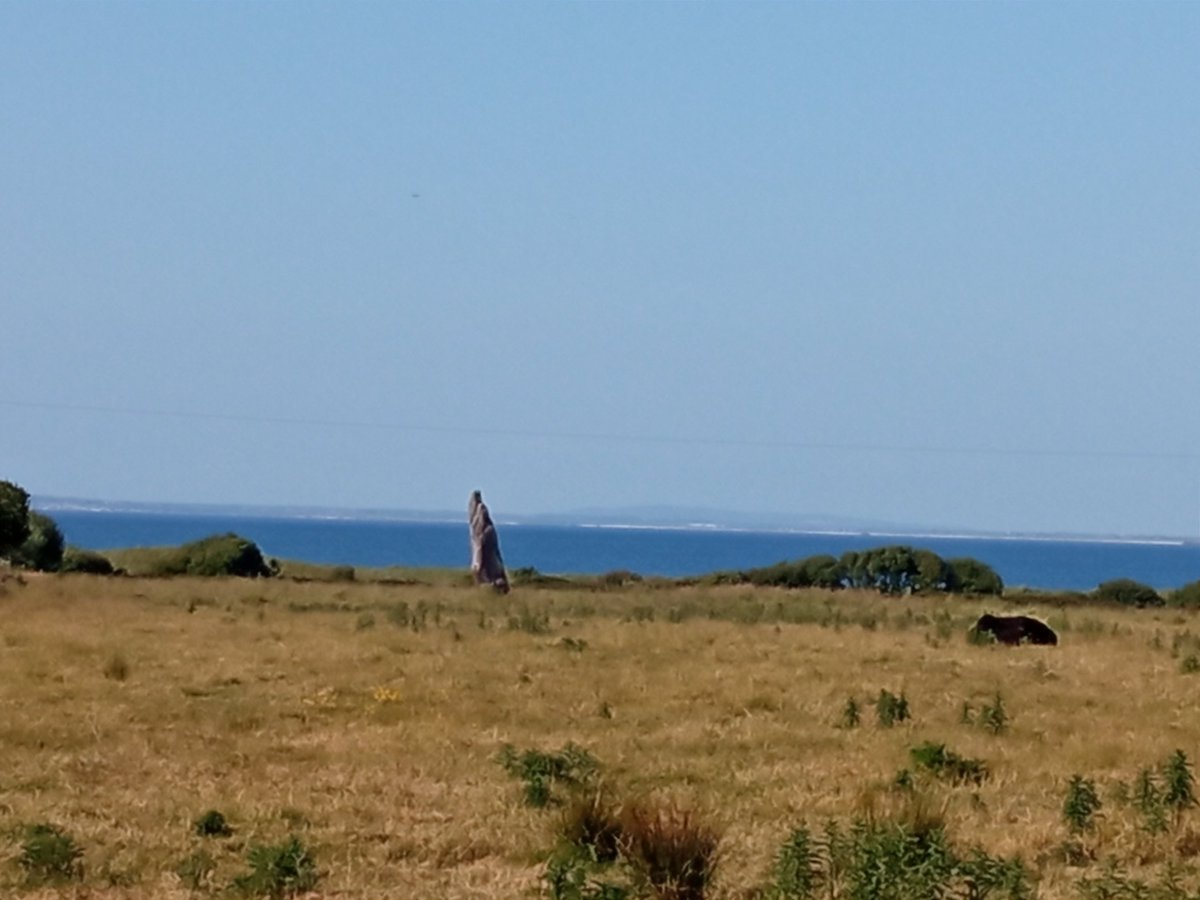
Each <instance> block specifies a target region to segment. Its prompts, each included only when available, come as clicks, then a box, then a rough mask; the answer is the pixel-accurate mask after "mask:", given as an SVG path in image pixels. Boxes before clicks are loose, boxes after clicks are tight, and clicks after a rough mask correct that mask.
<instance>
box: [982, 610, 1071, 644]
mask: <svg viewBox="0 0 1200 900" xmlns="http://www.w3.org/2000/svg"><path fill="white" fill-rule="evenodd" d="M975 631H976V632H977V633H979V634H990V635H991V636H992V637H994V638H995V639H996V641H997V642H998V643H1001V644H1011V645H1012V646H1016V645H1017V644H1057V643H1058V635H1057V634H1055V633H1054V629H1053V628H1051V627H1050V626H1049V625H1047V624H1046V623H1045V622H1043V621H1041V620H1040V619H1035V618H1033V617H1032V616H993V615H991V614H990V613H984V614H983V615H982V616H980V617H979V621H978V622H976V623H975Z"/></svg>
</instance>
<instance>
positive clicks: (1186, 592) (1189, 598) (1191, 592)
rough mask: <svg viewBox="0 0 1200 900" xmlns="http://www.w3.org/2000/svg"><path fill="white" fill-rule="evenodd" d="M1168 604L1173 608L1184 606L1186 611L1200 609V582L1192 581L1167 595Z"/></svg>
mask: <svg viewBox="0 0 1200 900" xmlns="http://www.w3.org/2000/svg"><path fill="white" fill-rule="evenodd" d="M1167 603H1169V604H1170V605H1171V606H1182V607H1183V608H1185V609H1200V581H1192V582H1189V583H1188V584H1185V585H1184V586H1183V587H1181V588H1179V589H1178V590H1176V591H1172V592H1171V593H1170V594H1169V595H1167Z"/></svg>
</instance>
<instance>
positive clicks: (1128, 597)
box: [1093, 578, 1165, 608]
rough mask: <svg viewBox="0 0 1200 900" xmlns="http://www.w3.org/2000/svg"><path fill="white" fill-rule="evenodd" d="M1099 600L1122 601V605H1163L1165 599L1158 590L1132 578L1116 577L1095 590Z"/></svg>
mask: <svg viewBox="0 0 1200 900" xmlns="http://www.w3.org/2000/svg"><path fill="white" fill-rule="evenodd" d="M1093 596H1095V598H1096V599H1097V600H1102V601H1104V602H1107V603H1120V604H1121V605H1122V606H1136V607H1138V608H1142V607H1146V606H1162V605H1163V604H1164V603H1165V601H1164V600H1163V598H1162V597H1161V596H1160V595H1159V593H1158V591H1156V590H1154V588H1152V587H1150V586H1149V585H1147V584H1142V583H1141V582H1140V581H1134V580H1133V579H1132V578H1116V579H1113V580H1112V581H1106V582H1104V583H1103V584H1101V585H1100V586H1099V587H1097V588H1096V590H1095V591H1094V592H1093Z"/></svg>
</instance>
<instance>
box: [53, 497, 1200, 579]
mask: <svg viewBox="0 0 1200 900" xmlns="http://www.w3.org/2000/svg"><path fill="white" fill-rule="evenodd" d="M51 515H52V516H53V518H54V520H55V521H56V522H57V523H58V525H59V527H60V528H61V529H62V531H63V534H64V536H65V537H66V539H67V543H69V544H74V545H77V546H80V547H87V548H90V549H94V550H105V549H113V548H119V547H147V546H166V545H173V544H181V543H184V542H186V541H192V540H197V539H199V538H202V537H207V536H208V535H211V534H219V533H224V532H227V531H233V532H236V533H237V534H240V535H242V536H243V537H246V538H249V539H250V540H253V541H254V542H255V543H257V544H258V546H259V547H260V548H261V549H262V551H263V553H264V554H265V555H267V556H276V557H280V558H283V559H295V560H306V561H308V562H315V563H336V564H346V565H353V566H433V567H463V568H466V567H467V565H468V564H469V562H470V550H469V541H468V536H467V526H466V521H465V516H464V520H463V522H461V523H459V522H411V521H394V520H366V519H320V518H267V517H252V516H240V515H214V514H207V515H190V514H187V515H185V514H165V513H134V512H115V511H107V510H74V509H71V510H52V511H51ZM498 528H499V531H500V546H501V551H502V553H503V554H504V561H505V563H506V564H507V566H508V567H509V568H510V569H514V568H518V567H522V566H533V567H534V568H536V569H538V570H539V571H541V572H547V573H575V574H596V573H601V572H608V571H612V570H615V569H626V570H629V571H632V572H638V573H640V574H642V575H664V576H669V577H681V576H687V575H702V574H705V573H708V572H713V571H719V570H726V569H747V568H752V567H755V566H766V565H771V564H773V563H777V562H779V561H781V560H785V559H799V558H802V557H805V556H812V555H814V554H817V553H829V554H832V555H834V556H840V555H841V554H842V553H844V552H845V551H847V550H861V549H866V548H870V547H878V546H882V545H885V544H908V545H911V546H914V547H923V548H926V549H929V550H932V551H933V552H935V553H937V554H939V555H940V556H942V557H944V558H947V559H950V558H953V557H956V556H972V557H974V558H976V559H979V560H982V561H983V562H986V563H987V564H988V565H990V566H991V567H992V568H993V569H995V570H996V571H997V572H998V573H999V574H1000V576H1001V577H1002V578H1003V579H1004V583H1005V584H1006V585H1010V586H1015V585H1026V586H1030V587H1039V588H1047V589H1059V590H1091V589H1092V588H1094V587H1095V586H1096V585H1097V584H1100V583H1101V582H1103V581H1107V580H1109V579H1113V578H1133V579H1135V580H1137V581H1141V582H1144V583H1145V584H1149V585H1151V586H1153V587H1155V588H1159V589H1168V588H1176V587H1180V586H1181V585H1184V584H1186V583H1188V582H1191V581H1195V580H1197V579H1200V544H1197V543H1192V542H1118V541H1099V540H1097V541H1084V540H1046V539H1027V538H1022V539H1008V538H975V537H969V538H968V537H942V536H937V537H930V536H916V535H907V536H905V535H869V534H825V533H821V534H812V533H792V532H778V531H766V532H758V531H719V530H713V529H701V528H693V529H687V528H679V529H658V528H655V529H648V528H611V527H589V526H577V525H525V524H506V523H503V522H501V523H499V525H498Z"/></svg>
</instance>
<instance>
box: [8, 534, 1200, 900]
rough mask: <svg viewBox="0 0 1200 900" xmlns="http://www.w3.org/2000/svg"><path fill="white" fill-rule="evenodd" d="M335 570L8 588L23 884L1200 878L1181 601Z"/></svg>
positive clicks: (919, 883)
mask: <svg viewBox="0 0 1200 900" xmlns="http://www.w3.org/2000/svg"><path fill="white" fill-rule="evenodd" d="M143 554H144V551H143ZM114 562H117V564H118V565H119V566H120V567H122V568H125V567H126V562H127V560H125V561H122V560H114ZM346 568H347V567H340V568H339V567H335V568H328V569H327V568H321V567H316V566H304V565H302V564H299V563H288V562H287V561H283V562H280V563H278V565H277V566H275V567H274V570H275V571H276V572H277V573H278V574H277V575H276V576H275V577H270V578H230V577H217V578H213V577H198V576H191V575H177V576H174V577H142V576H136V575H126V576H124V577H114V576H98V575H83V574H39V573H35V572H27V571H26V572H22V571H19V570H15V569H14V570H10V571H9V573H8V574H7V575H5V576H4V577H3V578H0V710H2V711H3V714H2V715H0V756H2V757H3V759H4V761H5V765H4V767H3V768H0V895H3V896H24V897H31V898H42V897H59V896H84V895H86V896H89V897H94V898H105V900H107V898H131V900H132V898H139V900H140V898H172V897H179V898H183V897H205V896H211V897H229V896H268V897H289V896H304V895H306V894H307V895H311V896H326V895H327V896H353V897H362V898H391V897H406V896H411V897H418V896H426V897H444V898H466V897H474V898H481V897H482V898H492V897H494V898H511V897H549V898H560V900H571V898H608V900H614V898H619V897H626V898H642V897H658V898H706V897H710V898H739V900H741V898H755V897H761V898H769V897H778V898H783V897H820V898H843V897H846V898H850V897H855V898H857V897H906V898H907V897H911V898H917V897H932V896H964V897H980V898H982V897H995V898H1002V897H1043V898H1050V900H1058V898H1091V897H1109V898H1120V897H1131V898H1132V897H1152V898H1172V900H1182V898H1193V897H1197V896H1200V811H1198V810H1197V809H1196V807H1195V802H1196V801H1195V790H1194V779H1193V762H1194V760H1195V759H1196V758H1197V754H1200V716H1197V714H1196V713H1197V708H1196V699H1195V698H1196V694H1195V684H1196V681H1195V676H1194V674H1189V673H1188V672H1187V671H1186V667H1185V666H1183V665H1182V662H1183V660H1185V659H1186V658H1188V657H1189V656H1196V655H1197V654H1198V653H1200V620H1198V619H1197V618H1196V616H1197V614H1196V613H1195V612H1194V611H1193V608H1194V604H1192V603H1188V604H1180V605H1179V606H1171V605H1168V606H1159V605H1156V604H1153V603H1145V602H1138V599H1137V598H1136V596H1135V599H1134V600H1133V601H1130V602H1127V601H1126V600H1125V599H1124V596H1122V597H1116V598H1114V599H1113V600H1112V601H1110V602H1101V601H1099V600H1097V599H1096V598H1094V597H1086V596H1058V597H1046V596H1039V595H1034V594H1029V593H1021V594H1019V595H1017V597H1018V599H1017V600H1016V602H1015V603H1014V602H1013V601H1011V600H1006V599H1004V598H1001V597H994V596H990V597H987V598H986V599H983V598H978V597H976V598H972V597H965V596H959V595H948V594H945V593H932V594H928V595H920V594H892V593H882V592H880V591H879V590H867V589H862V588H842V589H839V590H831V589H823V588H797V589H789V588H781V587H771V586H761V585H755V584H752V583H734V584H728V583H727V584H719V583H693V584H680V583H673V582H666V581H657V580H654V579H639V578H637V577H636V576H633V575H631V574H630V573H620V576H619V577H618V576H617V575H614V576H613V577H604V576H600V577H595V578H588V579H562V578H554V579H546V580H545V581H544V582H541V583H540V584H539V581H538V579H536V578H533V577H532V576H529V577H528V578H527V581H526V583H525V584H524V585H523V586H521V585H519V586H518V587H517V588H516V589H514V591H513V593H512V594H510V595H508V596H503V597H502V596H498V595H496V594H494V593H492V592H490V591H488V590H486V589H477V588H474V587H472V586H470V585H468V584H467V583H466V581H467V578H466V576H465V575H464V573H461V572H440V573H432V572H420V571H406V570H388V571H386V572H381V571H366V570H359V571H355V570H349V571H346ZM527 574H528V573H527ZM1164 600H1165V601H1166V602H1170V596H1169V595H1168V596H1167V597H1165V598H1164ZM985 610H988V611H992V612H1029V613H1032V614H1033V615H1036V616H1039V617H1041V618H1043V619H1045V620H1046V621H1048V622H1049V623H1050V624H1051V625H1052V626H1053V627H1054V628H1055V630H1056V631H1057V632H1058V634H1059V636H1060V639H1061V644H1060V646H1058V647H1030V646H1025V647H1015V648H1014V647H1004V646H997V645H994V644H986V643H972V642H970V641H969V640H968V638H967V635H968V631H969V628H970V625H971V624H972V623H973V622H974V620H975V619H976V618H977V617H978V615H979V614H980V613H981V612H983V611H985Z"/></svg>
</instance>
